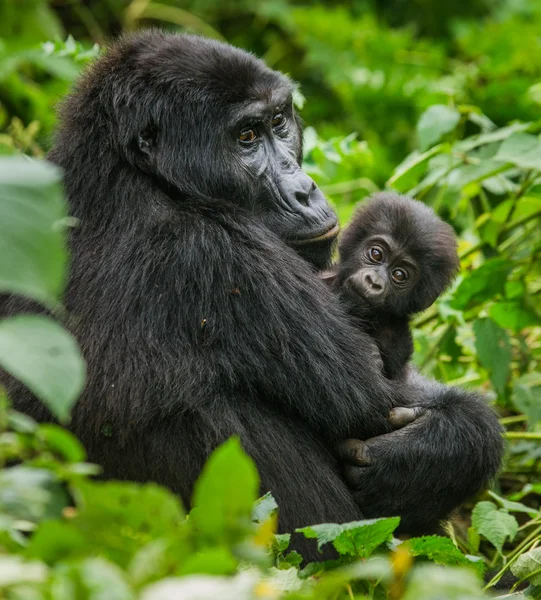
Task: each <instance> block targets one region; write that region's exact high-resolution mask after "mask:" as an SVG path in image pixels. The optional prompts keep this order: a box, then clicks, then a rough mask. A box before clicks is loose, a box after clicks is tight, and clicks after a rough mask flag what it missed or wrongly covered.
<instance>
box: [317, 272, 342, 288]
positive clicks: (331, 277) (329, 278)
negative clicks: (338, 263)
mask: <svg viewBox="0 0 541 600" xmlns="http://www.w3.org/2000/svg"><path fill="white" fill-rule="evenodd" d="M318 277H319V278H320V279H321V281H323V282H324V283H325V284H327V286H328V287H330V288H332V287H334V286H335V285H336V284H337V282H338V267H333V268H332V269H326V270H325V271H320V272H319V273H318Z"/></svg>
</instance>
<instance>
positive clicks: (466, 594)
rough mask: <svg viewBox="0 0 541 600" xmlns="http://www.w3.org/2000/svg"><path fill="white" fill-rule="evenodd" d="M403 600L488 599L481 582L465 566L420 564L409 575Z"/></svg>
mask: <svg viewBox="0 0 541 600" xmlns="http://www.w3.org/2000/svg"><path fill="white" fill-rule="evenodd" d="M401 598H402V600H486V595H485V594H484V593H483V592H482V590H481V582H480V581H479V578H478V577H476V575H475V574H474V573H473V572H472V571H469V570H468V569H465V568H460V567H440V566H437V565H427V564H423V565H419V566H418V567H416V568H415V569H414V570H413V573H412V574H411V575H410V577H409V581H408V586H407V588H406V592H405V594H404V595H403V596H401Z"/></svg>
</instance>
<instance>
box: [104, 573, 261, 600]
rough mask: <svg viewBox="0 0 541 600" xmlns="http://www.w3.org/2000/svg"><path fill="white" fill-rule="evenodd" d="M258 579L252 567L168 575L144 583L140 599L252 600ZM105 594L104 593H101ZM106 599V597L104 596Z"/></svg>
mask: <svg viewBox="0 0 541 600" xmlns="http://www.w3.org/2000/svg"><path fill="white" fill-rule="evenodd" d="M258 583H259V575H258V574H257V572H255V570H246V571H242V572H240V573H238V574H237V575H235V576H234V577H216V576H210V575H192V576H191V577H182V578H181V577H168V578H167V579H163V580H162V581H157V582H156V583H153V584H151V585H149V586H146V587H145V588H144V589H143V590H142V592H141V595H140V596H139V598H140V600H176V599H178V600H203V599H205V600H206V599H207V598H208V599H209V600H211V599H213V600H214V599H216V600H253V599H254V598H255V597H257V595H256V594H255V590H254V588H255V587H256V585H257V584H258ZM104 598H107V597H104ZM107 600H109V598H107Z"/></svg>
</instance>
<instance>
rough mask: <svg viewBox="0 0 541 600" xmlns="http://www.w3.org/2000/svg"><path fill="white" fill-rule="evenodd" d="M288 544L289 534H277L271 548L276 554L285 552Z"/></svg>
mask: <svg viewBox="0 0 541 600" xmlns="http://www.w3.org/2000/svg"><path fill="white" fill-rule="evenodd" d="M290 542H291V534H290V533H277V534H275V535H274V542H273V544H272V547H273V549H274V550H275V551H276V552H279V553H280V552H285V551H286V550H287V549H288V548H289V543H290Z"/></svg>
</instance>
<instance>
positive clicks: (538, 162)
mask: <svg viewBox="0 0 541 600" xmlns="http://www.w3.org/2000/svg"><path fill="white" fill-rule="evenodd" d="M494 158H495V159H496V160H499V161H501V162H506V163H512V164H514V165H516V166H517V167H522V168H523V169H535V170H536V171H541V142H540V141H539V139H538V138H537V137H536V136H534V135H529V134H527V133H514V134H513V135H512V136H511V137H509V138H507V139H506V140H504V141H503V143H502V145H501V146H500V149H499V151H498V153H497V154H496V156H495V157H494Z"/></svg>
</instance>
